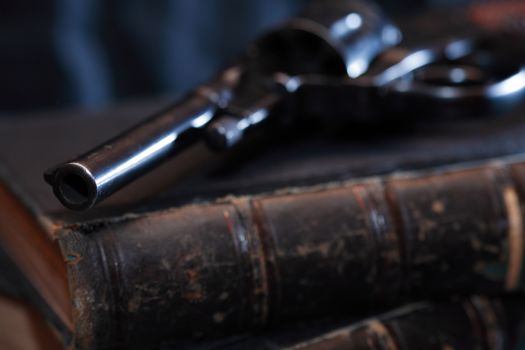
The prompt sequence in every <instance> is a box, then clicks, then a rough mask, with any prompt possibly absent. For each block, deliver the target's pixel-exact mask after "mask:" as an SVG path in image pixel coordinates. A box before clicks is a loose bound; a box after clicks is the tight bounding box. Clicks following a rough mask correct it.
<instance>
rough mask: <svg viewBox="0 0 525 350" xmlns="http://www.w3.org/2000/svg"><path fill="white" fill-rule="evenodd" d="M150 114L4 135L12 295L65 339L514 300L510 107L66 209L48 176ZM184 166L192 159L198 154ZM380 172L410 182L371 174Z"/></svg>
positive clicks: (517, 221)
mask: <svg viewBox="0 0 525 350" xmlns="http://www.w3.org/2000/svg"><path fill="white" fill-rule="evenodd" d="M150 108H151V109H154V108H156V106H152V107H150ZM147 109H148V107H144V108H143V109H142V110H140V108H135V109H134V110H132V111H131V112H130V110H127V109H124V110H122V111H118V110H117V111H112V112H109V113H111V115H112V118H108V117H107V114H100V115H85V116H76V115H75V116H63V115H62V116H61V115H53V116H47V117H46V116H35V117H20V118H19V120H18V121H16V122H3V123H2V124H1V126H0V152H1V155H0V159H1V164H2V184H1V190H0V207H1V210H0V246H1V248H2V251H3V252H4V253H5V256H6V258H7V259H6V260H8V261H10V262H11V263H12V266H13V269H16V270H18V271H20V274H21V275H22V276H23V280H24V281H25V282H24V283H22V284H21V285H23V288H22V290H21V291H20V293H22V294H24V295H27V296H29V298H30V299H31V300H33V301H34V303H35V304H36V305H37V306H38V307H39V308H40V309H41V310H42V312H43V313H44V314H45V315H46V317H47V318H48V319H49V320H50V323H52V324H54V325H55V327H56V328H57V329H58V330H59V331H60V332H61V333H62V334H63V337H64V339H65V340H66V342H67V341H69V340H71V339H73V340H71V341H72V342H74V344H75V345H77V346H78V347H80V348H115V347H124V348H133V347H137V348H144V347H148V346H151V347H156V346H158V345H159V344H163V343H166V342H170V341H172V340H174V339H182V338H187V337H202V336H208V335H219V334H231V333H235V332H240V331H246V330H250V329H253V328H260V327H265V326H267V325H270V324H277V323H278V322H280V321H283V320H287V319H297V318H303V317H307V316H308V317H310V316H313V315H322V314H332V313H337V312H345V313H353V312H356V311H358V310H362V309H366V308H367V305H368V306H369V305H371V304H374V305H380V304H392V303H393V302H395V301H399V300H406V299H408V298H422V297H429V296H446V295H449V294H452V293H453V294H456V293H457V294H466V293H473V292H484V293H500V292H506V291H517V290H520V288H521V286H522V265H523V264H522V258H523V256H522V247H523V236H522V234H523V232H522V230H523V222H522V218H523V216H522V207H523V198H524V197H523V195H524V187H523V186H525V183H524V180H523V179H524V177H523V172H524V171H525V163H524V162H523V161H522V160H521V158H520V154H521V152H522V151H523V150H524V149H525V138H523V137H522V136H523V135H524V134H525V121H524V120H522V118H521V116H520V112H519V111H517V112H516V114H515V115H514V116H509V117H508V118H506V119H505V118H504V119H491V120H487V121H486V122H485V123H476V122H475V121H470V122H467V121H466V122H458V123H454V124H450V123H449V124H446V123H444V124H439V123H438V124H435V125H433V126H432V127H429V126H428V125H423V126H421V128H420V129H419V130H418V131H417V132H415V133H405V134H404V135H402V136H400V135H396V134H392V133H390V134H389V135H390V136H388V137H387V136H382V137H381V138H380V140H381V143H379V142H378V140H379V139H377V138H374V134H373V133H372V134H370V136H369V137H367V138H365V139H355V138H349V139H344V138H339V139H337V138H335V137H332V136H330V137H328V136H323V135H320V136H317V138H315V137H313V136H312V137H309V138H305V139H302V138H301V137H300V135H299V136H295V137H296V142H295V143H293V144H290V143H288V141H287V140H283V141H276V142H281V143H280V146H283V145H288V146H289V147H288V148H281V147H277V146H276V147H275V148H271V149H269V150H268V151H266V152H260V153H258V155H257V157H251V158H250V159H248V160H246V161H242V159H244V158H240V161H236V162H235V163H228V159H224V160H223V161H224V162H225V163H224V164H228V165H229V167H228V169H227V170H228V171H225V170H223V171H219V172H217V171H215V172H205V171H201V172H200V173H196V174H197V175H195V176H194V177H193V178H190V179H188V180H186V181H182V182H180V181H175V180H176V179H173V177H174V176H172V174H175V173H177V172H178V173H179V174H180V173H182V172H183V171H189V170H187V169H181V165H182V164H185V165H187V166H188V167H190V166H191V162H189V161H188V159H187V158H186V161H185V160H184V158H183V160H182V162H181V160H180V159H179V161H178V162H173V163H171V164H167V165H166V166H165V167H163V168H160V169H159V170H158V171H157V172H156V173H154V174H152V175H151V176H149V177H147V178H145V179H144V180H143V181H142V182H141V183H139V184H137V185H136V186H135V185H134V186H130V187H129V188H128V189H127V190H126V191H124V193H122V194H120V196H117V197H115V198H112V199H111V200H110V201H108V202H106V203H104V205H102V206H100V207H97V208H95V210H93V211H88V212H87V213H73V212H69V211H66V210H64V209H62V208H61V207H60V206H59V204H58V202H57V201H56V200H55V199H54V198H53V197H52V194H51V191H49V189H48V188H47V186H46V184H45V183H44V182H43V181H42V179H41V172H42V170H43V169H45V167H46V166H47V165H49V164H53V163H55V162H56V161H59V160H61V159H63V158H64V157H65V156H66V155H67V154H70V153H71V152H72V151H73V152H74V151H75V149H72V148H74V147H78V150H81V149H83V148H85V147H86V146H88V145H89V144H93V143H96V142H98V141H99V140H101V139H104V138H106V137H107V136H108V135H109V134H111V133H112V132H113V130H114V129H115V128H121V127H124V126H125V124H129V123H132V122H133V121H134V120H135V118H137V117H140V116H142V115H143V114H144V110H147ZM112 127H113V129H112ZM64 130H68V132H67V133H64ZM22 136H23V137H22ZM323 137H324V139H323ZM27 140H31V141H30V142H27ZM73 140H74V141H75V142H73ZM458 149H461V150H464V152H458V151H457V150H458ZM13 150H16V152H14V151H13ZM308 150H310V151H312V150H315V153H312V152H307V151H308ZM193 152H194V153H193V154H192V153H191V152H190V154H189V155H188V157H190V159H192V158H193V157H195V156H200V157H209V155H207V154H204V153H203V152H200V151H199V149H195V150H193ZM494 156H500V158H499V160H498V161H495V162H494V161H490V160H487V159H490V158H492V157H494ZM237 160H239V158H237ZM467 160H469V161H471V163H465V162H466V161H467ZM472 162H474V163H472ZM476 162H477V163H476ZM450 164H455V165H452V166H451V165H450ZM445 165H446V166H445ZM391 169H405V172H403V173H400V174H395V175H383V176H379V175H381V174H385V173H388V172H389V171H390V170H391ZM194 173H195V172H194ZM365 175H374V176H373V177H366V176H365ZM327 180H331V181H330V182H327ZM163 186H164V187H163ZM165 189H166V190H165ZM261 191H262V192H263V193H261ZM155 193H156V194H155ZM192 193H193V195H191V194H192ZM232 193H234V194H236V195H235V196H232V195H230V196H227V197H224V195H228V194H232Z"/></svg>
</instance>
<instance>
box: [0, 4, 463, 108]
mask: <svg viewBox="0 0 525 350" xmlns="http://www.w3.org/2000/svg"><path fill="white" fill-rule="evenodd" d="M307 1H308V0H172V1H169V0H53V1H52V0H47V1H46V0H44V1H42V0H21V1H14V0H11V1H2V2H0V26H1V30H0V77H1V84H0V113H2V114H3V115H13V113H12V112H28V111H41V110H48V109H61V108H82V109H100V108H103V107H105V106H107V105H109V104H113V103H117V102H120V101H129V100H133V99H138V98H144V97H147V96H153V95H155V96H158V95H168V96H169V95H173V96H175V95H177V94H178V93H181V92H183V91H185V90H187V89H189V88H191V87H193V86H195V85H196V84H198V83H199V82H202V81H203V80H206V79H207V78H209V77H210V76H211V75H212V74H213V72H214V71H215V70H216V69H218V68H219V67H220V66H222V65H224V64H225V62H227V60H228V59H229V58H231V57H233V56H234V55H236V54H237V53H239V52H240V51H241V50H242V48H243V47H244V46H245V45H246V44H247V43H248V42H249V41H250V40H252V39H253V38H254V37H256V36H257V35H258V34H259V33H260V32H261V31H264V29H265V28H268V27H269V26H271V25H272V24H274V23H276V22H279V21H282V20H284V19H286V18H287V17H290V16H293V15H294V14H296V13H298V12H299V11H300V9H301V7H302V6H304V4H305V3H306V2H307ZM343 1H344V0H343ZM459 2H466V1H459ZM457 3H458V1H457V0H427V1H423V0H404V1H400V0H383V1H380V4H381V5H383V7H384V8H386V10H387V11H388V12H389V13H391V14H392V15H394V16H395V15H399V14H406V13H410V12H415V11H419V10H422V9H424V8H428V7H429V6H432V7H434V6H446V5H451V4H457ZM9 112H10V113H9Z"/></svg>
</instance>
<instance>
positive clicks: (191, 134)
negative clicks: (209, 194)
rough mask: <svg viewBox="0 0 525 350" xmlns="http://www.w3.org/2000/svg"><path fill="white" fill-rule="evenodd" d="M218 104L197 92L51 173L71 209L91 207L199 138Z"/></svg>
mask: <svg viewBox="0 0 525 350" xmlns="http://www.w3.org/2000/svg"><path fill="white" fill-rule="evenodd" d="M216 109H217V107H216V104H215V103H214V102H212V101H210V100H209V99H208V98H206V97H203V96H201V95H199V94H192V95H190V96H188V97H187V98H185V99H183V100H182V101H181V102H179V103H177V104H175V105H174V106H172V107H171V108H168V109H166V110H165V111H163V112H161V113H158V114H157V115H155V116H153V117H152V118H149V119H148V120H146V121H144V122H142V123H141V124H139V125H137V126H135V127H133V128H132V129H130V130H128V131H126V132H124V133H122V134H120V135H119V136H117V137H115V138H113V139H111V140H110V141H108V142H106V143H104V144H102V145H100V146H98V147H96V148H94V149H93V150H91V151H89V152H87V153H85V154H84V155H82V156H80V157H78V158H75V159H73V160H71V161H68V162H65V163H63V164H60V165H58V166H57V167H54V168H53V169H51V170H50V171H48V172H47V174H46V180H47V181H48V182H49V183H50V184H51V185H52V186H53V191H54V193H55V195H56V196H57V197H58V199H59V200H60V201H61V202H62V203H63V204H64V205H65V206H66V207H68V208H71V209H78V210H81V209H87V208H90V207H92V206H93V205H94V204H95V203H97V202H99V201H100V200H102V199H103V198H105V197H107V196H109V195H111V194H112V193H114V192H115V191H117V190H119V189H120V188H122V187H123V186H125V185H126V184H128V183H130V182H131V181H133V180H135V179H136V178H137V177H139V176H141V175H142V174H143V173H145V172H147V171H149V170H150V169H151V168H153V167H155V166H157V165H158V164H159V163H161V162H162V161H164V160H165V159H166V158H168V157H171V156H173V155H174V154H176V153H178V152H180V151H182V150H184V149H186V148H187V147H188V146H189V145H191V144H192V143H193V142H195V140H196V138H197V137H198V136H197V135H198V133H199V130H200V129H201V127H203V126H204V125H206V124H207V123H208V122H209V121H210V120H211V118H212V117H213V115H214V113H215V110H216Z"/></svg>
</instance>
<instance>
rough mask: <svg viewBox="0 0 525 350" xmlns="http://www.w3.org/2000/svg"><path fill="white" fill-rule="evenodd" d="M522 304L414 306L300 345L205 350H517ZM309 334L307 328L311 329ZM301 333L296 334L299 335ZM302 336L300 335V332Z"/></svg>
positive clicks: (275, 342)
mask: <svg viewBox="0 0 525 350" xmlns="http://www.w3.org/2000/svg"><path fill="white" fill-rule="evenodd" d="M524 311H525V310H524V304H523V299H519V298H503V299H498V298H486V297H473V298H469V299H465V300H463V301H455V302H439V303H428V302H425V303H417V304H410V305H407V306H404V307H401V308H398V309H396V310H394V311H391V312H388V313H385V314H382V315H379V316H376V317H373V318H368V319H366V320H364V321H360V322H355V323H350V324H349V325H345V326H342V327H338V328H336V329H333V330H330V331H328V332H325V333H323V334H318V335H317V334H316V332H315V328H314V334H313V335H312V334H310V336H308V335H307V334H308V331H307V330H303V333H302V334H303V336H302V338H299V339H295V340H294V339H291V338H290V334H287V333H284V334H264V335H261V336H258V337H252V338H247V339H232V340H230V341H229V342H223V343H222V344H216V345H215V344H210V345H202V347H201V349H202V350H212V349H224V350H236V349H239V350H240V349H254V350H272V349H294V350H420V349H425V350H442V349H447V350H449V349H450V350H454V349H457V350H482V349H494V350H495V349H499V350H518V349H523V344H524V341H525V332H524V326H525V313H524ZM307 329H308V328H307ZM296 332H297V331H296ZM299 333H300V332H299Z"/></svg>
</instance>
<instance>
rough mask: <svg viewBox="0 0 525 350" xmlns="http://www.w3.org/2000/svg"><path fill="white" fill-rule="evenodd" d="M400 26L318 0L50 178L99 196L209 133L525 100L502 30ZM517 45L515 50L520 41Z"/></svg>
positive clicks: (523, 82)
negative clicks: (429, 39) (421, 40)
mask: <svg viewBox="0 0 525 350" xmlns="http://www.w3.org/2000/svg"><path fill="white" fill-rule="evenodd" d="M401 41H402V33H401V31H400V30H399V29H398V28H397V27H396V26H395V25H394V24H393V23H392V22H391V21H390V20H389V19H388V18H387V16H386V15H385V14H384V13H383V12H382V11H381V9H379V8H378V7H377V6H375V5H374V4H372V3H371V2H370V1H365V0H313V1H311V2H310V4H309V6H308V7H307V8H306V10H305V11H304V13H303V15H302V16H300V17H298V18H294V19H291V20H288V21H287V22H285V23H284V24H282V25H279V26H277V27H275V28H273V29H272V30H271V31H269V32H268V33H266V34H265V35H263V36H262V37H260V38H259V39H257V40H255V41H254V42H253V43H252V44H251V45H249V47H248V48H247V49H246V50H245V52H244V53H243V54H242V55H241V56H240V57H239V58H238V59H236V60H235V61H233V63H232V64H230V65H229V66H227V67H226V68H225V69H223V70H222V71H220V72H219V73H218V74H217V75H216V76H215V77H214V78H213V79H211V80H210V81H209V82H208V83H206V84H203V85H201V86H199V87H197V88H196V89H194V90H193V91H191V92H190V93H188V94H187V95H185V96H184V97H183V98H182V99H180V100H179V101H177V102H176V103H174V104H173V105H171V106H169V107H167V108H165V109H164V110H163V111H161V112H159V113H157V114H155V115H153V116H151V117H149V118H147V119H146V120H144V121H143V122H141V123H139V124H138V125H136V126H134V127H132V128H131V129H129V130H127V131H124V132H123V133H121V134H120V135H117V136H116V137H114V138H112V139H111V140H109V141H107V142H105V143H104V144H102V145H100V146H97V147H95V148H94V149H92V150H90V151H88V152H87V153H85V154H83V155H81V156H78V157H76V158H74V159H72V160H69V161H67V162H64V163H62V164H59V165H57V166H54V167H52V168H50V169H49V170H47V171H46V172H45V173H44V178H45V180H46V182H48V183H49V184H50V185H51V186H52V188H53V192H54V194H55V195H56V197H57V198H58V199H59V200H60V201H61V203H62V204H63V205H64V206H66V207H68V208H70V209H74V210H84V209H88V208H90V207H92V206H93V205H95V204H96V203H98V202H100V201H101V200H103V199H104V198H106V197H108V196H110V195H111V194H112V193H114V192H116V191H118V190H119V189H121V188H122V187H124V186H126V185H127V184H129V183H131V182H132V181H133V180H135V179H137V178H138V177H140V176H142V175H144V174H146V173H147V172H148V171H149V170H151V169H153V168H154V167H156V166H157V165H159V164H160V163H161V162H163V161H165V160H166V159H168V158H170V157H173V156H175V155H177V154H179V153H180V152H183V151H184V150H186V149H187V148H188V147H190V146H191V145H193V144H195V143H196V142H199V141H202V140H204V141H205V143H206V144H207V146H208V147H209V148H210V149H212V150H214V151H217V152H223V151H226V150H228V149H230V148H232V147H235V146H236V145H237V144H238V143H239V142H240V141H241V140H243V139H244V138H245V136H246V135H247V134H249V133H251V132H253V131H255V130H257V129H258V128H260V127H261V126H263V125H265V124H268V123H271V122H272V121H273V122H280V123H281V124H283V123H284V124H286V125H289V126H290V125H292V126H293V125H300V122H301V116H302V115H304V114H311V115H315V116H317V117H319V118H320V119H324V120H327V121H329V122H331V123H332V122H337V120H338V119H350V118H354V119H370V118H385V117H388V116H396V115H397V116H399V115H404V114H406V110H407V108H410V109H411V110H412V111H419V112H420V113H417V114H418V115H423V116H425V117H429V116H430V117H439V118H456V117H458V116H464V115H468V114H472V115H477V114H480V113H484V112H486V111H487V110H496V111H499V110H500V109H502V108H506V107H507V106H513V105H515V104H516V103H520V102H521V101H522V100H523V96H524V92H525V68H524V66H523V62H522V60H521V59H522V58H523V57H518V56H519V55H515V54H513V52H509V47H508V46H507V45H504V44H502V42H501V40H498V38H493V37H492V36H491V35H486V36H476V37H467V38H455V39H449V40H444V41H442V42H437V43H434V44H432V45H430V46H427V47H420V48H403V47H401V46H399V44H400V43H401ZM510 51H512V50H510Z"/></svg>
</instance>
